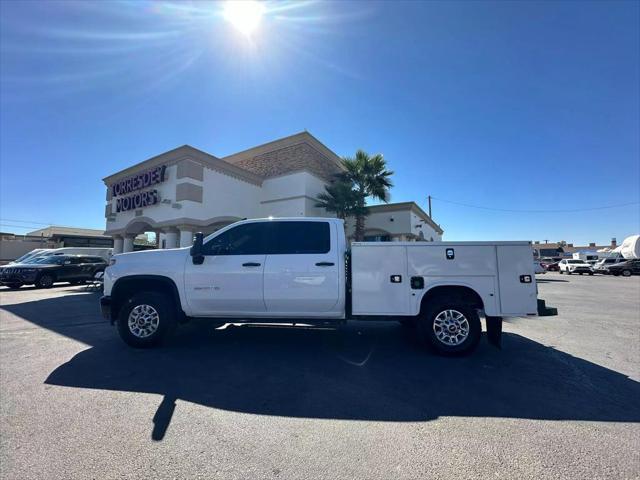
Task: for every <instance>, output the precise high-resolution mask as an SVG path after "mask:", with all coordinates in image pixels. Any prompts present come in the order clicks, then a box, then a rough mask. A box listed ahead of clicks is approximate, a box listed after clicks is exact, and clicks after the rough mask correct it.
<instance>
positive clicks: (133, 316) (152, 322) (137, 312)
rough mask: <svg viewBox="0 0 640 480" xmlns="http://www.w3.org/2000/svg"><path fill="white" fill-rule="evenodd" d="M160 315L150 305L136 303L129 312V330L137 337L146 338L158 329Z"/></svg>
mask: <svg viewBox="0 0 640 480" xmlns="http://www.w3.org/2000/svg"><path fill="white" fill-rule="evenodd" d="M159 324H160V316H159V315H158V311H157V310H156V309H155V308H153V307H152V306H151V305H146V304H142V305H136V306H135V307H133V309H132V310H131V312H130V313H129V320H128V325H129V331H130V332H131V333H132V334H133V335H134V336H136V337H138V338H147V337H148V336H150V335H153V334H154V333H155V332H156V330H158V325H159Z"/></svg>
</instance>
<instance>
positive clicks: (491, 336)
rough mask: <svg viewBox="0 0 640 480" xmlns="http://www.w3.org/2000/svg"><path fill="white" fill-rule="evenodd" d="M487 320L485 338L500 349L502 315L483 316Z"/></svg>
mask: <svg viewBox="0 0 640 480" xmlns="http://www.w3.org/2000/svg"><path fill="white" fill-rule="evenodd" d="M485 319H486V321H487V340H488V341H489V343H490V344H491V345H493V346H494V347H496V348H499V349H502V317H488V316H487V317H485Z"/></svg>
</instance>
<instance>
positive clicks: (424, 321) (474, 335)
mask: <svg viewBox="0 0 640 480" xmlns="http://www.w3.org/2000/svg"><path fill="white" fill-rule="evenodd" d="M418 332H419V333H420V335H421V337H422V339H423V340H424V341H425V342H426V343H427V345H428V346H429V347H431V348H432V349H433V350H435V351H436V353H438V354H440V355H445V356H461V355H466V354H469V353H471V352H472V351H473V350H475V348H476V347H477V346H478V342H479V341H480V337H481V335H482V326H481V324H480V317H479V316H478V312H477V311H476V309H475V308H474V307H472V306H469V305H464V304H461V303H458V302H457V301H444V300H443V301H435V302H433V303H432V304H431V305H430V306H428V307H427V308H426V309H425V311H424V312H423V315H422V317H421V318H420V319H419V320H418Z"/></svg>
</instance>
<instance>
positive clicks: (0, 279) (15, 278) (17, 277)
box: [0, 273, 37, 285]
mask: <svg viewBox="0 0 640 480" xmlns="http://www.w3.org/2000/svg"><path fill="white" fill-rule="evenodd" d="M36 275H37V274H35V273H34V274H22V273H5V274H2V275H0V284H1V285H8V284H10V283H22V284H25V283H26V284H29V283H34V282H35V281H36Z"/></svg>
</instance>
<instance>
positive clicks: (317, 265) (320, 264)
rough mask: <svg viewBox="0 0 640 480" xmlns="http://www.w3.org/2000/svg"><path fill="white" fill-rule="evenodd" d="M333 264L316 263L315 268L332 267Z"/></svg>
mask: <svg viewBox="0 0 640 480" xmlns="http://www.w3.org/2000/svg"><path fill="white" fill-rule="evenodd" d="M334 265H335V263H333V262H318V263H316V267H333V266H334Z"/></svg>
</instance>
